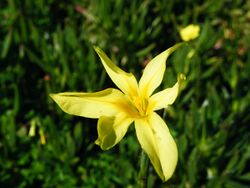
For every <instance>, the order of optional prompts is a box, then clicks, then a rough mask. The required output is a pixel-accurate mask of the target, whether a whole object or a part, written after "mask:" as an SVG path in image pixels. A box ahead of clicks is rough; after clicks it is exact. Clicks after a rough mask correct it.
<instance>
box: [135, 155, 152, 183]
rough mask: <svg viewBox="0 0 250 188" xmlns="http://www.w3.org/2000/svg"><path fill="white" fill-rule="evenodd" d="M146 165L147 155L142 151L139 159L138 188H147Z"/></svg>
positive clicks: (147, 162) (147, 163)
mask: <svg viewBox="0 0 250 188" xmlns="http://www.w3.org/2000/svg"><path fill="white" fill-rule="evenodd" d="M148 165H149V159H148V156H147V154H146V153H145V152H144V151H143V150H142V152H141V158H140V171H139V174H138V180H137V183H138V187H141V188H145V187H147V179H148V178H147V176H148Z"/></svg>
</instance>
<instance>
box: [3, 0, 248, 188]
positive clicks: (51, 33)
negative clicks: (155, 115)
mask: <svg viewBox="0 0 250 188" xmlns="http://www.w3.org/2000/svg"><path fill="white" fill-rule="evenodd" d="M249 8H250V4H249V2H248V1H240V0H236V1H226V0H222V1H218V0H209V1H198V0H196V1H180V0H176V1H174V0H170V1H161V0H156V1H155V0H145V1H139V0H134V1H126V0H110V1H102V0H92V1H90V0H84V1H77V0H74V1H70V2H69V1H55V0H49V1H45V0H38V1H29V0H24V1H19V0H8V1H1V3H0V20H1V22H0V28H1V29H0V49H1V50H0V185H1V187H37V186H38V187H134V186H135V185H136V181H137V175H138V172H139V166H140V164H139V156H140V146H139V144H138V142H137V140H136V137H135V135H134V131H133V130H132V129H133V127H131V129H130V130H129V132H128V133H127V135H126V137H125V138H124V139H123V140H122V141H121V143H119V144H118V145H117V146H116V147H115V148H113V149H112V150H109V151H105V152H104V151H101V150H100V149H99V147H97V146H95V145H94V144H93V142H94V140H95V139H96V138H97V131H96V124H97V122H96V120H90V119H85V118H80V117H73V116H70V115H67V114H65V113H63V112H62V111H61V110H60V109H59V108H58V107H57V106H56V104H55V103H53V101H52V100H51V99H50V98H49V93H52V92H53V93H55V92H63V91H88V92H91V91H97V90H101V89H104V88H107V87H115V86H114V85H113V84H112V83H111V81H110V79H109V78H108V77H107V75H106V73H105V71H104V69H103V67H102V66H101V63H100V60H99V59H98V58H97V55H96V54H95V53H94V50H93V47H92V46H93V45H97V46H100V47H101V48H102V49H103V50H104V51H105V52H107V54H109V56H110V57H111V58H112V60H113V61H114V62H115V63H117V64H119V65H120V66H121V67H122V68H123V69H125V70H127V71H130V72H133V73H134V74H136V75H137V76H138V77H139V76H140V75H141V70H142V69H143V67H144V66H145V64H146V63H147V62H148V60H149V59H151V58H152V57H153V56H154V55H155V54H158V53H159V52H161V51H163V50H165V49H166V48H168V47H170V46H171V45H173V44H175V43H177V42H180V41H181V39H180V36H179V33H178V31H179V30H180V29H181V28H182V27H184V26H186V25H188V24H191V23H195V24H199V25H200V26H201V33H200V36H199V38H197V39H195V40H193V41H191V42H189V43H188V44H187V45H186V46H184V47H182V48H180V49H178V50H177V51H176V52H175V53H174V55H172V58H170V60H169V61H168V63H167V71H166V76H165V78H164V81H163V84H162V85H161V87H162V88H165V87H168V86H171V85H172V84H173V83H174V82H175V81H176V78H177V74H178V73H180V72H183V73H184V74H185V75H186V77H187V80H186V81H185V83H184V86H183V88H182V92H181V94H180V96H179V98H178V100H177V101H176V102H175V103H174V105H173V106H171V107H169V108H168V109H166V110H165V111H164V112H160V113H163V116H164V118H165V119H166V122H167V123H168V126H169V128H170V130H171V132H172V134H173V136H174V138H175V140H176V142H177V145H178V149H179V162H178V166H177V169H176V172H175V174H174V176H173V177H172V179H171V180H170V181H168V182H167V183H165V184H162V182H161V181H160V180H159V178H158V177H157V175H156V174H155V172H154V170H153V169H152V166H150V169H149V175H148V177H149V178H148V187H156V186H157V187H165V186H168V187H185V188H189V187H211V188H214V187H226V188H244V187H248V186H249V184H250V173H249V162H250V161H249V160H250V143H249V137H250V133H249V125H250V115H249V114H250V88H249V82H250V76H249V75H250V53H249V48H250V37H249V36H250V24H249V20H250V12H249ZM191 53H192V54H191ZM31 127H33V128H35V130H34V131H35V132H34V133H35V134H34V135H33V136H32V130H31ZM43 139H45V140H43ZM44 141H46V142H44ZM166 160H167V159H166Z"/></svg>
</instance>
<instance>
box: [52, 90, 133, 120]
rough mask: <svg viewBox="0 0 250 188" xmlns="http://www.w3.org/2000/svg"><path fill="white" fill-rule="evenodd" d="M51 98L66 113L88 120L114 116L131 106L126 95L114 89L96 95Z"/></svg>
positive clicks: (63, 94) (65, 95)
mask: <svg viewBox="0 0 250 188" xmlns="http://www.w3.org/2000/svg"><path fill="white" fill-rule="evenodd" d="M50 96H51V97H52V99H53V100H54V101H55V102H56V103H57V104H58V105H59V106H60V108H61V109H62V110H63V111H65V112H66V113H68V114H72V115H77V116H83V117H88V118H99V117H100V116H114V115H116V114H117V113H118V112H120V111H121V110H126V107H128V106H129V104H127V103H126V101H127V99H126V98H125V96H124V94H123V93H122V92H121V91H119V90H117V89H112V88H110V89H105V90H103V91H99V92H95V93H78V92H66V93H58V94H51V95H50ZM128 110H129V109H128Z"/></svg>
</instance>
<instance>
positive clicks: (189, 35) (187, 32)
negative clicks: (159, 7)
mask: <svg viewBox="0 0 250 188" xmlns="http://www.w3.org/2000/svg"><path fill="white" fill-rule="evenodd" d="M199 32H200V26H199V25H194V24H190V25H188V26H187V27H184V28H183V29H181V30H180V35H181V39H182V40H184V41H190V40H193V39H195V38H197V37H198V36H199Z"/></svg>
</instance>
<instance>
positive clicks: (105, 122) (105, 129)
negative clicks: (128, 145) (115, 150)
mask: <svg viewBox="0 0 250 188" xmlns="http://www.w3.org/2000/svg"><path fill="white" fill-rule="evenodd" d="M132 122H133V120H132V119H131V118H128V117H127V116H126V114H124V113H120V114H118V115H116V116H113V117H107V116H102V117H100V118H99V120H98V125H97V131H98V138H97V140H96V141H95V143H96V144H97V145H99V146H100V147H101V148H102V149H103V150H107V149H110V148H112V147H113V146H114V145H116V144H117V143H118V142H119V141H120V140H121V139H122V138H123V137H124V135H125V134H126V132H127V130H128V127H129V125H130V124H131V123H132Z"/></svg>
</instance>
